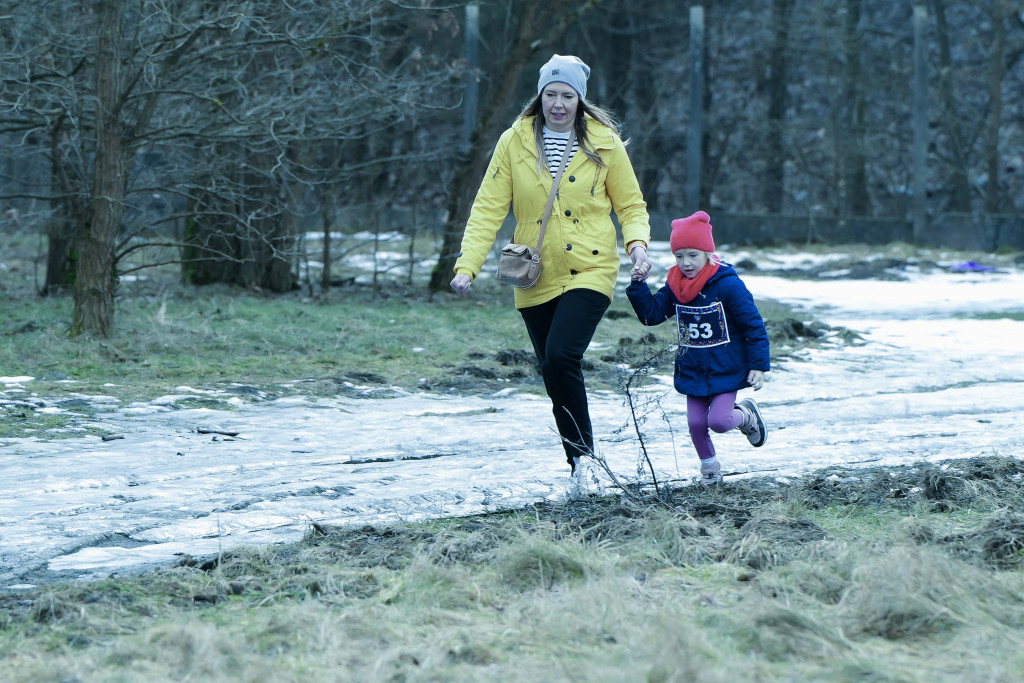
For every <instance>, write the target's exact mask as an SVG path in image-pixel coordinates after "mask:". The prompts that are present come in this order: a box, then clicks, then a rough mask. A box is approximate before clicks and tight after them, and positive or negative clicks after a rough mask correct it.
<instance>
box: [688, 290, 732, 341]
mask: <svg viewBox="0 0 1024 683" xmlns="http://www.w3.org/2000/svg"><path fill="white" fill-rule="evenodd" d="M676 325H677V326H678V328H679V345H680V346H691V347H699V348H705V347H708V346H721V345H722V344H728V343H729V326H728V325H726V324H725V307H724V306H722V302H721V301H716V302H715V303H713V304H711V305H710V306H680V305H678V304H677V305H676Z"/></svg>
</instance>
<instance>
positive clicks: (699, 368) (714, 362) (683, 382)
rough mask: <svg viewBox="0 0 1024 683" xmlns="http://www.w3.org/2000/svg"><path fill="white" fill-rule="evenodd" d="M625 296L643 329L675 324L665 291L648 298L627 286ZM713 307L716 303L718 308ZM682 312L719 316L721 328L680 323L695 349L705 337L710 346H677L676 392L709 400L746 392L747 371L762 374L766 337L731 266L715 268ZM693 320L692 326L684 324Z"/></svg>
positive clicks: (637, 286) (641, 286)
mask: <svg viewBox="0 0 1024 683" xmlns="http://www.w3.org/2000/svg"><path fill="white" fill-rule="evenodd" d="M626 296H628V297H629V303H631V304H632V305H633V310H634V311H636V316H637V318H639V319H640V322H642V323H643V324H644V325H658V324H660V323H662V322H665V321H666V320H668V319H673V320H675V319H677V317H676V306H677V305H682V304H680V302H679V300H678V299H677V298H676V297H675V295H674V294H673V293H672V290H671V289H669V287H668V285H665V286H664V287H662V288H661V289H659V290H658V291H657V293H654V294H652V293H651V289H650V287H648V286H647V283H645V282H636V281H633V282H630V283H629V286H628V287H627V288H626ZM718 302H721V305H720V306H719V305H718ZM686 307H688V308H698V309H702V312H704V313H707V311H703V309H704V308H705V307H707V308H708V309H710V310H711V311H715V312H724V324H721V315H720V314H719V315H717V316H711V315H705V316H704V318H703V320H711V319H712V317H715V318H716V319H715V320H713V323H714V328H713V327H712V325H711V324H709V323H703V322H702V318H701V317H696V318H693V317H689V318H687V317H684V318H683V321H684V322H683V330H682V333H683V334H684V335H685V334H686V331H687V329H689V330H690V331H691V332H692V336H693V337H694V340H695V342H696V343H700V341H701V339H700V338H701V337H702V336H707V337H708V343H713V344H716V345H713V346H706V347H702V346H684V345H683V343H682V342H683V341H686V340H682V339H681V340H680V342H681V343H680V346H679V354H678V355H677V356H676V369H675V387H676V391H678V392H679V393H681V394H686V395H687V396H714V395H715V394H723V393H725V392H727V391H739V390H740V389H743V388H745V387H748V386H750V384H748V383H747V374H748V373H749V372H750V371H751V370H762V371H764V372H768V370H769V369H770V363H769V358H768V331H767V330H766V329H765V326H764V320H762V319H761V314H760V313H758V311H757V307H756V306H755V305H754V297H752V296H751V295H750V291H749V290H747V286H746V285H745V284H743V281H742V280H741V279H740V278H739V276H738V275H737V274H736V271H735V270H733V268H732V266H730V265H729V264H727V263H722V264H721V265H719V267H718V272H717V273H715V274H714V275H713V276H711V279H710V280H708V281H707V283H706V284H705V285H704V289H702V290H701V292H700V294H698V295H697V298H696V299H694V300H693V301H691V302H690V303H688V304H686ZM685 310H686V309H684V316H685ZM694 320H695V321H696V322H690V321H694ZM719 327H720V328H721V329H719ZM705 331H706V334H705ZM688 336H689V335H688ZM726 337H727V338H728V342H726V341H725V338H726Z"/></svg>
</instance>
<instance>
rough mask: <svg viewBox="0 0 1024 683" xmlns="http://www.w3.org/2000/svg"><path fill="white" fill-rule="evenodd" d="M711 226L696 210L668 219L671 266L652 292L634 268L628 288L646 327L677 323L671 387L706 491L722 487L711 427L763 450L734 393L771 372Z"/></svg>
mask: <svg viewBox="0 0 1024 683" xmlns="http://www.w3.org/2000/svg"><path fill="white" fill-rule="evenodd" d="M710 220H711V217H710V216H708V214H706V213H704V212H703V211H698V212H697V213H695V214H693V215H692V216H690V217H689V218H678V219H676V220H674V221H672V237H671V238H670V241H669V245H670V246H671V248H672V254H673V255H674V256H675V257H676V265H675V266H673V267H672V268H671V269H670V270H669V272H668V283H667V284H666V285H665V286H664V287H662V288H661V289H660V290H658V292H657V293H656V294H652V293H651V290H650V288H649V287H648V286H647V283H646V282H645V280H646V279H647V270H646V269H641V268H634V269H633V271H632V273H631V275H632V281H631V282H630V283H629V287H627V288H626V296H628V297H629V302H630V303H631V304H633V310H634V311H636V315H637V317H638V318H639V319H640V322H642V323H643V324H644V325H657V324H659V323H662V322H664V321H665V320H667V319H668V318H675V319H676V323H677V326H678V329H679V355H678V356H676V367H675V387H676V391H678V392H679V393H681V394H686V420H687V423H688V424H689V428H690V438H691V439H692V440H693V445H694V446H695V447H696V449H697V455H698V456H699V457H700V472H701V479H700V482H701V484H704V485H705V486H714V485H715V484H718V483H719V482H721V481H722V475H721V466H720V465H719V463H718V458H716V457H715V446H714V444H712V443H711V435H710V433H709V431H708V430H709V429H712V430H714V431H716V432H718V433H719V434H722V433H725V432H727V431H729V430H731V429H739V430H740V431H741V432H743V434H745V435H746V437H747V440H748V441H749V442H750V444H751V445H752V446H761V445H763V444H764V442H765V439H766V438H767V430H766V428H765V424H764V420H763V419H761V411H760V410H758V407H757V403H755V402H754V400H753V399H749V398H747V399H743V400H742V401H740V402H739V403H738V404H737V403H736V392H737V391H739V390H740V389H743V388H744V387H748V386H750V387H753V388H754V391H757V390H758V389H760V388H761V387H762V386H763V385H764V373H766V372H768V370H769V361H768V332H767V330H766V329H765V326H764V321H763V320H762V319H761V315H760V313H758V311H757V307H756V306H755V305H754V298H753V297H752V296H751V295H750V292H749V291H748V290H747V287H746V285H744V284H743V281H742V280H740V278H739V276H738V275H737V274H736V271H735V270H733V268H732V266H730V265H729V264H727V263H722V261H721V259H719V257H718V255H717V254H715V253H713V252H714V251H715V242H714V240H713V239H712V238H711V223H710Z"/></svg>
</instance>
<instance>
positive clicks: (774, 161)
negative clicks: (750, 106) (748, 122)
mask: <svg viewBox="0 0 1024 683" xmlns="http://www.w3.org/2000/svg"><path fill="white" fill-rule="evenodd" d="M792 11H793V0H772V19H771V21H772V44H771V49H770V51H769V53H768V78H767V80H766V83H765V85H766V88H767V90H768V130H767V131H766V132H765V141H764V142H765V174H764V185H763V190H762V195H761V196H762V199H763V201H764V208H765V210H766V211H768V212H769V213H782V202H783V198H784V196H785V174H786V170H785V169H786V157H785V155H784V154H783V134H784V133H785V128H786V104H787V99H788V98H787V96H786V93H787V88H788V86H789V84H788V82H787V79H786V50H787V48H788V47H789V19H790V16H791V14H792Z"/></svg>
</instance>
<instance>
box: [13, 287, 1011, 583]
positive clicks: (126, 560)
mask: <svg viewBox="0 0 1024 683" xmlns="http://www.w3.org/2000/svg"><path fill="white" fill-rule="evenodd" d="M745 280H746V281H747V282H748V285H749V286H750V288H751V290H752V291H754V292H755V293H757V295H758V296H763V297H774V298H779V299H781V300H786V301H790V302H795V303H797V304H799V305H803V306H806V307H807V308H808V309H809V310H810V309H814V311H815V312H814V316H815V317H816V318H818V319H820V320H824V321H825V322H827V323H829V324H833V325H841V326H844V327H847V328H849V329H852V330H855V331H857V332H858V333H860V334H861V335H862V336H863V339H864V343H861V344H857V345H852V346H851V345H847V344H840V343H837V344H835V345H832V346H826V347H825V348H823V349H819V350H815V351H813V352H808V353H806V354H804V355H802V356H800V357H798V358H796V359H791V360H788V361H786V362H784V363H783V364H782V365H781V367H777V368H775V369H774V370H773V372H772V373H771V374H770V376H769V383H768V385H767V386H766V388H765V389H764V390H763V391H761V392H759V393H758V394H756V395H755V397H756V398H757V399H758V400H759V402H760V403H761V405H762V408H763V411H764V414H765V417H766V420H767V421H768V423H769V427H770V430H771V431H770V434H769V440H768V443H767V444H766V445H765V446H764V447H763V448H761V449H757V450H755V449H751V448H750V447H749V446H748V445H747V444H746V441H745V440H744V439H743V437H742V436H741V435H739V434H738V433H735V434H728V435H724V436H721V437H719V438H718V439H716V445H717V446H718V449H719V454H720V458H721V460H722V462H723V466H724V468H725V471H726V472H728V473H730V476H732V477H737V476H744V475H748V474H751V473H768V472H770V473H774V474H776V475H777V476H780V477H787V476H794V475H797V474H800V473H802V472H806V471H808V470H811V469H816V468H819V467H822V466H826V465H833V464H847V465H849V464H858V463H863V464H866V463H871V464H890V463H891V464H895V463H907V462H913V461H917V460H941V459H947V458H958V457H970V456H978V455H992V454H998V455H1009V456H1024V448H1022V446H1024V431H1022V430H1020V428H1019V425H1020V422H1021V415H1022V414H1024V391H1022V389H1024V386H1022V385H1024V354H1021V352H1020V351H1021V344H1020V341H1019V340H1020V339H1021V338H1024V322H1022V320H1021V318H1022V315H1021V314H1022V313H1024V303H1022V302H1021V300H1020V296H1019V294H1017V293H1018V292H1020V291H1024V274H1022V273H1020V272H1002V273H996V274H992V273H986V274H983V275H982V274H979V275H972V276H969V277H960V278H956V279H952V278H950V276H949V275H948V274H946V273H940V274H935V275H934V276H926V275H922V276H920V277H912V278H910V279H909V280H907V281H905V282H865V281H849V280H846V281H844V280H835V281H830V282H827V283H824V282H814V283H813V284H811V283H808V282H806V281H805V282H799V281H793V280H788V279H783V278H776V277H769V276H748V277H745ZM1001 312H1010V313H1012V314H1013V315H1012V316H1010V317H1007V318H1001V317H998V315H999V314H1000V313H1001ZM183 393H190V392H183ZM650 396H652V397H655V398H659V397H660V404H661V407H662V408H663V410H664V417H665V418H666V419H662V415H661V414H660V413H659V414H652V415H651V416H650V418H649V419H648V421H647V422H646V423H645V425H644V432H645V435H646V436H645V438H646V441H647V443H648V447H649V453H650V455H651V456H652V459H653V461H654V463H655V467H656V469H657V471H658V473H659V476H660V477H661V478H662V479H684V480H688V479H690V478H691V477H694V476H696V475H697V466H696V458H695V456H694V455H693V453H692V447H691V446H690V444H689V442H688V439H687V437H686V434H685V424H686V423H685V415H684V413H683V401H682V400H681V398H680V397H678V396H677V395H675V394H674V392H672V391H671V389H670V387H669V378H663V381H662V386H660V387H655V388H652V389H651V394H650ZM104 405H109V404H105V403H103V402H102V399H99V400H98V401H96V406H97V408H98V409H99V411H100V412H99V413H98V415H97V418H96V419H95V423H96V424H97V425H98V426H100V427H101V428H102V429H104V430H105V431H107V432H111V433H116V434H122V435H124V438H123V439H117V440H113V441H102V440H101V439H100V438H98V437H89V438H82V439H71V440H66V441H57V442H37V441H32V440H20V441H18V443H17V444H16V445H15V446H12V447H8V448H5V449H4V453H3V455H2V458H3V466H4V469H3V474H2V480H0V481H2V488H3V496H0V588H2V587H7V588H12V587H17V586H19V585H26V584H31V583H38V582H39V581H44V580H48V579H52V578H54V577H89V576H105V575H107V574H110V573H111V572H115V571H136V570H141V569H145V568H148V567H150V566H153V565H155V564H166V563H168V562H175V561H178V560H180V559H181V557H182V555H184V554H187V555H191V556H208V555H211V554H216V553H217V552H219V551H221V550H226V549H230V548H232V547H236V546H239V545H243V544H253V543H274V542H279V541H292V540H296V539H297V538H299V537H300V535H301V534H302V533H303V532H304V530H305V529H306V528H307V527H308V525H310V524H311V523H313V522H320V523H331V524H361V523H367V522H375V521H381V520H394V519H406V520H414V519H421V518H425V517H432V516H443V515H462V514H470V513H474V512H479V511H482V510H487V509H495V508H499V507H505V506H514V505H518V504H521V503H526V502H533V501H536V500H539V499H560V498H563V497H564V496H565V495H566V492H567V488H568V479H567V477H566V474H567V468H566V467H565V466H564V464H563V463H562V461H561V458H560V456H559V451H560V448H559V446H558V445H557V439H556V437H555V435H554V434H553V433H552V432H551V430H550V424H551V422H552V420H551V416H550V409H549V404H548V403H547V401H546V400H544V399H539V398H536V397H533V396H528V395H521V394H516V393H512V392H509V393H503V394H499V395H492V396H477V397H470V398H459V397H450V396H439V395H430V394H408V395H403V396H399V397H397V398H390V399H335V400H315V401H314V400H305V399H287V400H279V401H264V402H242V401H239V402H238V405H237V406H236V408H235V409H234V410H210V409H187V410H178V409H174V406H175V403H174V399H173V398H168V399H165V400H163V401H157V402H154V403H153V404H150V405H144V406H134V407H132V408H130V409H127V410H126V409H109V408H108V409H104V407H103V406H104ZM592 412H593V415H594V421H595V424H596V425H598V430H597V431H598V437H599V439H600V444H599V448H600V451H601V452H602V453H603V454H604V455H605V456H606V457H607V458H608V461H609V463H610V464H611V465H612V467H613V468H614V469H615V470H616V471H617V472H620V473H622V474H624V475H625V476H627V477H629V476H633V475H634V473H635V471H636V461H637V455H638V445H637V442H636V440H635V438H634V437H633V434H632V431H631V429H627V430H625V431H623V432H621V433H616V430H617V429H618V428H620V427H623V426H628V412H627V410H626V408H625V406H624V405H623V397H622V396H621V395H615V394H600V393H599V394H595V395H593V396H592ZM200 428H205V429H206V430H213V432H218V431H219V432H237V436H234V437H232V436H228V435H227V434H218V433H211V432H209V431H208V433H200V431H199V430H200ZM673 440H674V446H673ZM499 444H502V445H500V446H499ZM396 458H400V459H396Z"/></svg>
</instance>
